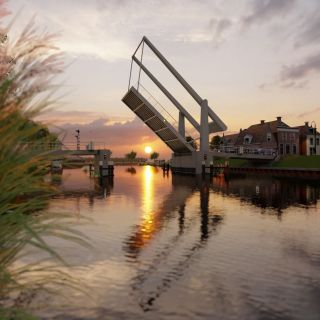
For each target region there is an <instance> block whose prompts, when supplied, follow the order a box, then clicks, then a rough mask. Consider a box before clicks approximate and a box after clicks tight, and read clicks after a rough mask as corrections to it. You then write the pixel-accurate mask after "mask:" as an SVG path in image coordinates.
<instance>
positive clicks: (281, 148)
mask: <svg viewBox="0 0 320 320" xmlns="http://www.w3.org/2000/svg"><path fill="white" fill-rule="evenodd" d="M280 154H283V144H282V143H281V144H280Z"/></svg>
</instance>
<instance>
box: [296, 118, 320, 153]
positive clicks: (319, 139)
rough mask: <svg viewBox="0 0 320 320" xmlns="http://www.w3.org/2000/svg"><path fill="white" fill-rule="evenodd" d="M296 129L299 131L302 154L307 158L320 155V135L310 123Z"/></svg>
mask: <svg viewBox="0 0 320 320" xmlns="http://www.w3.org/2000/svg"><path fill="white" fill-rule="evenodd" d="M296 128H297V129H299V136H300V154H301V155H305V156H310V155H320V133H319V132H318V131H316V129H315V128H313V127H312V126H310V125H309V123H308V122H305V124H304V125H303V126H298V127H296Z"/></svg>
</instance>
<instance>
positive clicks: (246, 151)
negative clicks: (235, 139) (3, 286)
mask: <svg viewBox="0 0 320 320" xmlns="http://www.w3.org/2000/svg"><path fill="white" fill-rule="evenodd" d="M213 151H216V152H224V153H233V154H237V155H260V156H274V157H276V156H277V154H278V150H277V149H274V148H246V147H244V146H219V147H217V148H214V149H213Z"/></svg>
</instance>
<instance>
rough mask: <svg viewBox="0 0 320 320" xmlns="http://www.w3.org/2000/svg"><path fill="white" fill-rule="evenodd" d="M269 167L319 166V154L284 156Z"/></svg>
mask: <svg viewBox="0 0 320 320" xmlns="http://www.w3.org/2000/svg"><path fill="white" fill-rule="evenodd" d="M271 167H276V168H320V156H285V157H283V158H281V159H280V160H279V161H277V162H273V163H272V164H271Z"/></svg>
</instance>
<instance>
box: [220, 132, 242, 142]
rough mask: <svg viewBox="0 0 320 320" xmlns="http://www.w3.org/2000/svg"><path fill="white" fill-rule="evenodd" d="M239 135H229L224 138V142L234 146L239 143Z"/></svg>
mask: <svg viewBox="0 0 320 320" xmlns="http://www.w3.org/2000/svg"><path fill="white" fill-rule="evenodd" d="M238 135H239V133H234V134H228V135H225V136H224V137H223V141H224V142H226V143H232V144H234V143H235V142H236V141H237V138H238Z"/></svg>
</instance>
